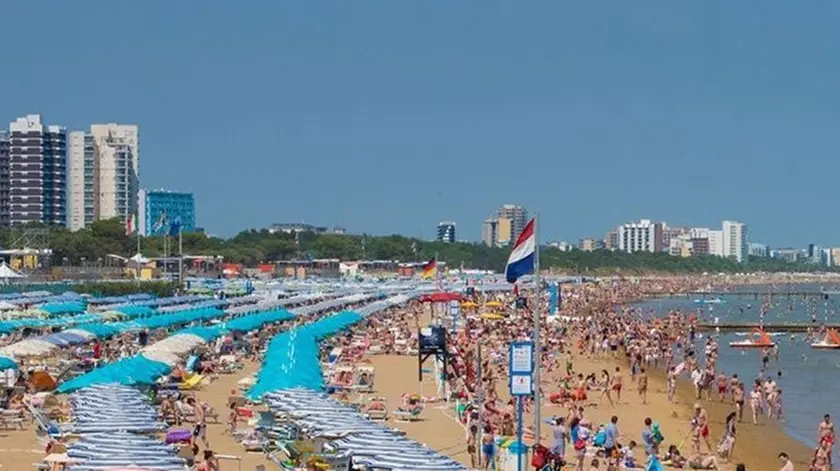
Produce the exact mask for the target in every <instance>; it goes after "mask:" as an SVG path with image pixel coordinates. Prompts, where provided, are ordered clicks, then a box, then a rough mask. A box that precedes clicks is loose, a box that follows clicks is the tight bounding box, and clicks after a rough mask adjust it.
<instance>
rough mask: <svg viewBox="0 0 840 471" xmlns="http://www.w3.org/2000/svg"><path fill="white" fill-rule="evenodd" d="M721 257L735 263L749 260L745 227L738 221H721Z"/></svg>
mask: <svg viewBox="0 0 840 471" xmlns="http://www.w3.org/2000/svg"><path fill="white" fill-rule="evenodd" d="M721 226H722V230H721V232H722V233H723V234H722V235H723V244H722V245H723V247H722V248H723V256H724V257H726V258H731V259H734V260H736V261H737V262H739V263H740V262H746V261H747V259H748V258H749V243H748V242H747V225H746V224H744V223H742V222H738V221H723V223H722V224H721Z"/></svg>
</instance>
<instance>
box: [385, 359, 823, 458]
mask: <svg viewBox="0 0 840 471" xmlns="http://www.w3.org/2000/svg"><path fill="white" fill-rule="evenodd" d="M371 361H372V363H373V364H374V365H375V366H376V370H377V372H378V375H377V379H376V393H375V395H378V396H383V397H385V398H387V399H388V402H389V404H398V403H399V401H400V396H401V395H402V394H404V393H407V392H414V393H420V391H421V389H420V384H421V383H420V382H419V381H418V378H417V358H416V357H408V356H399V355H381V356H374V357H372V358H371ZM574 366H575V369H576V370H578V371H583V372H598V371H601V370H602V369H614V368H615V367H619V368H622V369H624V370H626V368H627V365H626V364H625V363H624V362H621V361H616V360H612V359H608V358H600V359H590V358H586V357H585V356H582V355H575V357H574ZM426 367H429V365H426ZM385 372H387V373H385ZM552 379H555V378H552ZM544 384H545V385H546V386H548V385H550V384H551V381H545V382H544ZM422 385H423V391H424V394H428V393H427V392H426V391H434V389H435V384H434V381H433V379H432V378H431V375H429V374H426V375H424V381H423V383H422ZM628 386H629V387H627V389H626V390H625V392H624V394H623V395H622V401H621V403H619V404H616V405H615V406H610V405H609V403H608V402H607V401H606V399H604V400H603V401H602V402H600V403H599V404H597V405H592V406H589V405H588V406H586V407H585V413H584V414H585V416H586V417H588V418H590V420H592V421H593V423H601V424H605V423H607V422H608V421H609V419H610V417H611V416H612V415H617V416H618V417H619V423H618V426H619V430H620V431H621V434H622V439H623V441H626V442H629V440H635V441H636V442H638V443H641V439H640V436H641V433H642V429H643V428H644V419H645V418H647V417H650V418H651V419H653V420H654V421H655V422H659V424H660V426H661V429H662V433H663V434H664V435H665V443H666V445H670V444H680V443H681V442H683V439H684V437H685V436H686V435H688V432H689V426H688V423H689V421H690V419H691V415H692V409H693V405H694V403H695V402H696V401H695V399H694V390H693V388H692V386H691V384H690V382H688V381H681V382H680V384H679V386H678V389H677V397H676V403H675V404H671V403H670V402H669V401H668V397H667V394H666V384H665V377H664V375H663V374H661V373H657V372H653V373H651V375H650V379H649V392H648V401H647V404H644V405H643V404H642V401H641V399H640V398H639V396H638V393H637V388H636V387H635V385H628ZM499 394H500V396H503V397H508V395H507V387H506V386H503V387H500V388H499ZM595 396H596V393H594V392H593V393H591V394H590V397H589V399H590V400H591V401H588V402H597V401H598V399H597V397H595ZM700 402H701V403H702V404H703V406H704V407H705V408H706V410H707V411H708V413H709V418H710V426H711V436H712V440H711V442H712V445H713V446H715V445H716V444H717V441H718V440H719V438H720V436H721V432H722V430H723V428H724V419H725V417H726V415H727V414H728V413H729V412H730V411H732V410H733V409H732V405H731V404H730V403H723V404H722V403H720V402H716V401H700ZM444 404H445V403H440V404H429V405H427V407H426V409H425V410H424V413H423V418H422V420H421V421H418V422H412V423H396V422H393V420H390V421H389V422H388V424H389V425H393V426H395V427H397V428H399V429H400V430H403V431H405V432H406V434H407V435H408V436H409V437H411V438H413V439H415V440H417V441H419V442H421V443H424V444H426V445H427V446H429V447H431V448H432V449H434V450H436V451H439V452H440V453H442V454H446V455H448V456H451V457H452V458H453V459H456V460H458V461H459V462H461V463H464V464H465V465H469V464H470V461H469V455H468V454H467V453H466V437H467V432H466V429H465V428H464V426H463V425H461V424H460V423H459V422H458V421H457V419H456V418H455V416H454V414H455V409H454V406H453V405H451V404H450V405H449V406H445V405H444ZM566 413H567V410H566V409H564V408H561V407H558V406H554V405H550V404H544V405H543V407H542V416H543V418H548V417H552V416H555V415H565V414H566ZM533 421H534V419H533V414H526V422H525V424H526V426H528V427H532V426H533ZM550 432H551V430H550V427H549V426H548V425H546V424H544V425H543V426H542V433H541V435H542V437H543V440H542V442H543V444H549V443H550V441H551V438H550ZM689 441H690V440H685V443H684V445H683V447H684V448H685V449H687V448H688V446H689V445H688V444H689ZM769 444H772V445H770V446H768V445H769ZM781 451H784V452H786V453H788V454H789V455H790V456H791V458H792V459H793V461H794V462H795V464H796V466H797V468H798V469H807V464H808V462H809V461H810V459H811V457H812V455H813V452H812V450H811V449H810V448H808V447H807V446H806V445H804V444H803V443H801V442H799V441H797V440H795V439H794V438H792V437H790V436H789V435H787V434H786V433H785V432H784V430H783V429H782V428H781V426H779V425H778V424H775V423H767V424H762V425H758V426H754V425H752V424H742V425H740V426H739V428H738V439H737V444H736V447H735V452H734V457H733V459H732V462H733V463H744V464H746V465H747V469H748V470H752V469H755V470H771V469H777V468H778V459H777V455H778V453H779V452H781ZM567 457H568V458H569V459H570V460H571V453H568V454H567ZM774 467H775V468H774ZM720 469H727V470H729V469H731V470H734V469H735V467H734V465H732V464H731V463H730V464H727V463H722V464H721V467H720Z"/></svg>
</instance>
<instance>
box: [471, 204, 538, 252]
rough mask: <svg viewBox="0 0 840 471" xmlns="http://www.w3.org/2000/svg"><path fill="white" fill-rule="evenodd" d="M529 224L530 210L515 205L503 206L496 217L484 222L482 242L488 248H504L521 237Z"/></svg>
mask: <svg viewBox="0 0 840 471" xmlns="http://www.w3.org/2000/svg"><path fill="white" fill-rule="evenodd" d="M527 223H528V210H527V209H525V208H523V207H522V206H517V205H513V204H506V205H502V206H501V207H500V208H499V210H498V211H497V215H496V217H490V218H487V219H485V220H484V222H483V223H482V225H481V241H482V242H483V243H484V245H486V246H488V247H504V246H507V245H509V244H512V243H514V242H515V241H516V238H517V237H519V234H520V233H521V232H522V230H523V229H525V224H527Z"/></svg>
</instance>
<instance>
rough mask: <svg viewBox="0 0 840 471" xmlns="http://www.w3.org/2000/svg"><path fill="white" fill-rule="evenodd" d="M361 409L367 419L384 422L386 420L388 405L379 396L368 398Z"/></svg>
mask: <svg viewBox="0 0 840 471" xmlns="http://www.w3.org/2000/svg"><path fill="white" fill-rule="evenodd" d="M362 411H363V413H364V415H365V417H367V418H368V419H369V420H373V421H379V422H384V421H386V420H388V407H387V405H386V403H385V399H384V398H381V397H375V398H372V399H371V400H370V402H369V403H368V404H367V405H366V406H365V407H363V408H362Z"/></svg>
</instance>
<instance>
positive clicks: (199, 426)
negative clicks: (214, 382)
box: [187, 397, 210, 448]
mask: <svg viewBox="0 0 840 471" xmlns="http://www.w3.org/2000/svg"><path fill="white" fill-rule="evenodd" d="M187 404H189V405H190V406H192V408H193V411H195V412H194V415H195V427H194V428H193V443H195V441H196V440H197V439H199V438H200V439H201V441H202V443H204V447H205V448H210V444H209V443H208V442H207V418H206V417H205V414H204V403H203V402H201V401H196V400H195V398H194V397H191V398H189V399H187Z"/></svg>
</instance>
